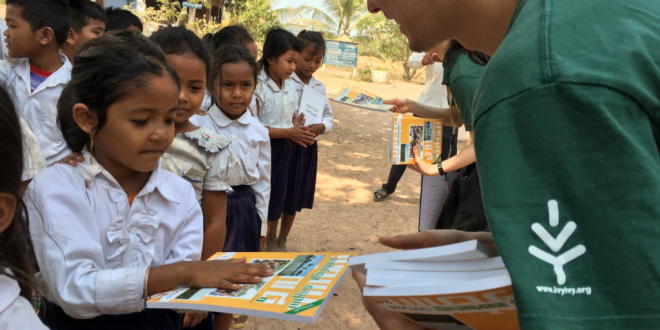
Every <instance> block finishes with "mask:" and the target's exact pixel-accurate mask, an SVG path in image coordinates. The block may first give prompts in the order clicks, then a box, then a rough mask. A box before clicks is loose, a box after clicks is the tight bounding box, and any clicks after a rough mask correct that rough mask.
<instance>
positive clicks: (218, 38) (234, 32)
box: [204, 25, 254, 49]
mask: <svg viewBox="0 0 660 330" xmlns="http://www.w3.org/2000/svg"><path fill="white" fill-rule="evenodd" d="M204 41H205V42H206V43H207V44H208V45H209V47H211V48H212V49H218V47H220V46H222V45H226V44H237V45H239V46H243V47H247V46H248V45H249V44H253V43H254V39H252V36H250V32H248V30H247V29H245V28H244V27H242V26H240V25H231V26H227V27H224V28H222V30H220V31H218V32H216V33H215V34H211V33H207V34H206V35H205V36H204Z"/></svg>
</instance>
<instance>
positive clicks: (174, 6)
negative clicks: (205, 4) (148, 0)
mask: <svg viewBox="0 0 660 330" xmlns="http://www.w3.org/2000/svg"><path fill="white" fill-rule="evenodd" d="M156 1H157V2H158V4H159V7H158V8H154V7H147V8H146V9H145V10H142V11H137V10H135V9H132V8H135V3H134V2H133V3H131V4H130V5H127V6H125V7H124V9H126V10H130V11H131V12H133V14H135V15H136V16H137V17H139V18H140V20H141V21H143V22H154V23H158V24H178V22H185V21H186V20H187V19H188V12H187V11H185V10H181V4H180V3H179V2H178V1H170V0H156ZM193 1H194V0H193Z"/></svg>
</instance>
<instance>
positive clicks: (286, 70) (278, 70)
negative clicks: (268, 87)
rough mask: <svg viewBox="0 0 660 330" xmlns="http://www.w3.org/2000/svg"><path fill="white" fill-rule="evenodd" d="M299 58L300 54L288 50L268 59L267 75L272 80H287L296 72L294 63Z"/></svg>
mask: <svg viewBox="0 0 660 330" xmlns="http://www.w3.org/2000/svg"><path fill="white" fill-rule="evenodd" d="M298 58H300V53H298V52H297V51H295V50H288V51H287V52H286V53H284V54H282V55H280V56H279V57H277V58H269V59H268V71H269V72H268V74H269V75H270V77H271V78H273V80H275V81H276V82H277V79H282V80H287V79H289V77H291V75H292V74H293V73H294V72H295V71H296V63H297V62H298Z"/></svg>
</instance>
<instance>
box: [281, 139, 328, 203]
mask: <svg viewBox="0 0 660 330" xmlns="http://www.w3.org/2000/svg"><path fill="white" fill-rule="evenodd" d="M318 159H319V147H318V142H314V144H312V145H311V146H307V148H303V147H302V146H300V145H297V144H296V145H294V146H293V153H292V155H291V164H289V178H288V179H289V180H288V182H287V186H286V198H285V199H284V213H286V214H290V215H295V214H296V212H300V211H301V210H302V209H312V207H313V206H314V193H315V192H316V168H317V166H318Z"/></svg>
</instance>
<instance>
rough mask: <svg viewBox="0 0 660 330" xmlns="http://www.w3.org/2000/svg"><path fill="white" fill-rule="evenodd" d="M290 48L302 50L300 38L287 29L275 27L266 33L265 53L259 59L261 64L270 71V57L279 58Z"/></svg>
mask: <svg viewBox="0 0 660 330" xmlns="http://www.w3.org/2000/svg"><path fill="white" fill-rule="evenodd" d="M290 50H293V51H296V52H298V53H300V52H302V49H301V47H300V42H298V38H296V36H294V35H293V33H291V32H289V31H287V30H284V29H282V28H274V29H272V30H270V31H268V34H267V35H266V41H265V42H264V50H263V55H262V56H261V59H260V60H259V64H260V65H261V66H262V67H263V68H264V69H265V70H266V71H268V59H269V58H278V57H280V56H282V54H284V53H286V52H288V51H290Z"/></svg>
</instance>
